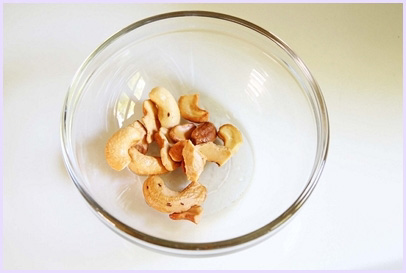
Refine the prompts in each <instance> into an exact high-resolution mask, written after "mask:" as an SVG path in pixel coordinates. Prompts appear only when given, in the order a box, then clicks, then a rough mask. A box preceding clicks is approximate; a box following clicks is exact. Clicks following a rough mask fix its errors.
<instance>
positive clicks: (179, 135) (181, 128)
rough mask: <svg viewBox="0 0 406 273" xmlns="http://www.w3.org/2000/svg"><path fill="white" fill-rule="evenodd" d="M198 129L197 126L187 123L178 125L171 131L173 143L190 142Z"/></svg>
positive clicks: (170, 136) (170, 135)
mask: <svg viewBox="0 0 406 273" xmlns="http://www.w3.org/2000/svg"><path fill="white" fill-rule="evenodd" d="M195 128H196V125H194V124H193V123H186V124H180V125H176V126H175V127H172V128H171V129H170V130H169V138H170V139H171V140H172V141H173V142H178V141H181V140H188V139H190V137H191V135H192V132H193V130H194V129H195Z"/></svg>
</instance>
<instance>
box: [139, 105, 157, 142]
mask: <svg viewBox="0 0 406 273" xmlns="http://www.w3.org/2000/svg"><path fill="white" fill-rule="evenodd" d="M142 112H143V114H144V116H143V117H142V118H141V121H142V123H143V124H144V127H145V129H146V130H147V136H146V141H147V143H148V144H149V143H151V142H152V141H154V138H153V135H154V134H155V133H156V132H158V130H159V127H160V124H159V120H158V108H157V107H156V106H155V103H153V102H152V100H146V101H144V103H143V104H142Z"/></svg>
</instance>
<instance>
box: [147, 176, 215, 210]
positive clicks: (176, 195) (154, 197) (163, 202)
mask: <svg viewBox="0 0 406 273" xmlns="http://www.w3.org/2000/svg"><path fill="white" fill-rule="evenodd" d="M142 191H143V194H144V197H145V201H146V202H147V204H148V205H149V206H150V207H152V208H154V209H156V210H158V211H160V212H164V213H175V212H182V211H187V210H189V209H190V208H191V207H192V206H195V205H201V204H202V203H203V202H204V200H205V199H206V195H207V189H206V187H205V186H203V185H201V184H199V183H198V182H191V183H190V184H189V185H188V186H187V187H186V188H185V189H183V190H182V191H180V192H176V191H172V190H171V189H169V188H168V187H167V186H165V183H164V181H163V180H162V178H160V177H159V176H157V175H153V176H150V177H148V178H147V179H146V180H145V182H144V185H143V188H142Z"/></svg>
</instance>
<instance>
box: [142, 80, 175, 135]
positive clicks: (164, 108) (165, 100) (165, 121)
mask: <svg viewBox="0 0 406 273" xmlns="http://www.w3.org/2000/svg"><path fill="white" fill-rule="evenodd" d="M149 98H150V99H151V101H153V102H154V103H155V105H156V107H157V108H158V119H159V122H160V123H161V126H162V127H165V128H171V127H173V126H176V125H178V124H179V122H180V111H179V107H178V104H177V103H176V100H175V98H174V97H173V96H172V94H171V93H170V92H169V91H168V90H167V89H165V88H163V87H155V88H153V89H152V90H151V92H150V93H149Z"/></svg>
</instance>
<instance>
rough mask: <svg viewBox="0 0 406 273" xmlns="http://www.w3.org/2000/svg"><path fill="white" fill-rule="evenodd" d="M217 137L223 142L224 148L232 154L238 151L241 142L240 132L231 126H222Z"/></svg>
mask: <svg viewBox="0 0 406 273" xmlns="http://www.w3.org/2000/svg"><path fill="white" fill-rule="evenodd" d="M217 135H218V136H219V138H221V139H222V140H223V141H224V146H226V147H228V148H230V150H231V152H232V153H233V154H235V153H236V152H237V151H238V149H239V148H240V145H241V144H242V142H243V139H242V134H241V132H240V130H238V129H237V127H235V126H234V125H232V124H224V125H222V126H221V127H220V128H219V131H218V133H217Z"/></svg>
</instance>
